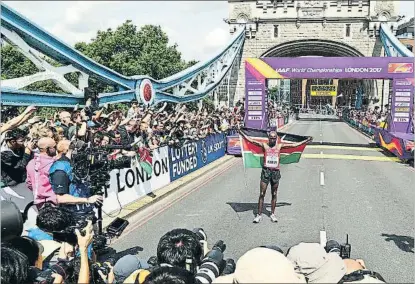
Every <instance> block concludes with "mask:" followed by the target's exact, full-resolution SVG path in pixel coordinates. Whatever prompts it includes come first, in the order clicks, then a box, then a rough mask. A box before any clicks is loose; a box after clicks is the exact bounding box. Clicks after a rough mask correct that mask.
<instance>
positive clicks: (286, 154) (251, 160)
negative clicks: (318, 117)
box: [239, 128, 308, 168]
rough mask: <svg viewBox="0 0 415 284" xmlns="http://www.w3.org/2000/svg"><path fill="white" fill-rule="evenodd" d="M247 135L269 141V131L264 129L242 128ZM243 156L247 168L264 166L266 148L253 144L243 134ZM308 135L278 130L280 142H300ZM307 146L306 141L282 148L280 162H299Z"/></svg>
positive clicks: (258, 140) (259, 140) (254, 138)
mask: <svg viewBox="0 0 415 284" xmlns="http://www.w3.org/2000/svg"><path fill="white" fill-rule="evenodd" d="M241 132H243V133H244V134H245V135H246V136H248V137H250V138H252V139H253V140H255V141H257V142H262V143H267V142H268V133H267V132H266V131H264V130H257V129H247V128H246V129H243V130H241ZM239 137H240V139H241V146H242V156H243V160H244V165H245V168H262V167H263V165H264V150H263V149H262V147H259V146H257V145H255V144H252V143H251V142H249V141H248V140H246V139H245V138H243V137H242V136H241V135H240V136H239ZM307 138H308V137H306V136H300V135H294V134H289V133H282V132H278V143H284V144H289V143H298V142H301V141H305V140H306V139H307ZM305 147H306V143H303V144H301V145H299V146H297V147H293V148H282V149H281V157H280V164H292V163H298V162H299V161H300V158H301V154H302V153H303V151H304V149H305Z"/></svg>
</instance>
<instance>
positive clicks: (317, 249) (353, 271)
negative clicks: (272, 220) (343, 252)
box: [287, 243, 386, 283]
mask: <svg viewBox="0 0 415 284" xmlns="http://www.w3.org/2000/svg"><path fill="white" fill-rule="evenodd" d="M287 258H288V259H289V260H290V261H291V262H292V263H293V265H294V268H295V271H296V272H297V273H299V274H302V275H304V276H305V278H306V280H307V283H356V282H362V283H386V282H385V281H384V279H383V278H382V276H380V275H379V274H378V273H376V272H373V271H370V270H367V269H366V267H365V264H364V262H363V261H362V260H355V259H342V258H341V257H340V255H339V253H337V252H330V251H329V252H326V251H325V250H324V248H323V247H322V246H321V245H320V244H318V243H300V244H298V245H295V246H293V247H291V248H290V249H289V250H288V252H287Z"/></svg>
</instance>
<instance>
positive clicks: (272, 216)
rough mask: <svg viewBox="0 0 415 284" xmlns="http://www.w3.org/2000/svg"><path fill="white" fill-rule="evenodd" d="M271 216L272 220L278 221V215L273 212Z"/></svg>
mask: <svg viewBox="0 0 415 284" xmlns="http://www.w3.org/2000/svg"><path fill="white" fill-rule="evenodd" d="M270 218H271V222H274V223H277V222H278V220H277V216H275V214H271V216H270Z"/></svg>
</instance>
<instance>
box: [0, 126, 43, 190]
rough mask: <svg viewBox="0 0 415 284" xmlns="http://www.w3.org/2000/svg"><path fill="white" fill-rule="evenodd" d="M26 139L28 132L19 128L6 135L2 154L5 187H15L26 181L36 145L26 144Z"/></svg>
mask: <svg viewBox="0 0 415 284" xmlns="http://www.w3.org/2000/svg"><path fill="white" fill-rule="evenodd" d="M25 138H26V132H25V131H23V130H20V129H18V128H16V129H13V130H11V131H10V132H8V133H6V136H5V139H4V143H3V144H2V145H1V154H0V158H1V183H2V185H3V186H14V185H17V184H19V183H22V182H24V181H25V180H26V166H27V164H28V163H29V161H30V158H31V154H32V151H33V149H34V147H35V143H33V142H32V141H30V142H26V143H25Z"/></svg>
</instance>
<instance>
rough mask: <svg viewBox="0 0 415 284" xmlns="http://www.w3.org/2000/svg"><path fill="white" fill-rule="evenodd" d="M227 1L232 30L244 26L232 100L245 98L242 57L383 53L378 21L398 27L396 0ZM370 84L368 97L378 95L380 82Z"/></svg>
mask: <svg viewBox="0 0 415 284" xmlns="http://www.w3.org/2000/svg"><path fill="white" fill-rule="evenodd" d="M228 3H229V19H228V23H229V28H230V33H233V32H235V31H236V30H237V28H238V26H239V25H245V26H246V41H245V45H244V49H243V53H242V61H241V62H242V64H241V68H240V70H239V73H238V82H237V86H236V93H235V100H238V99H240V98H242V97H244V86H245V70H244V64H243V63H244V62H245V58H249V57H298V56H330V57H333V56H366V57H369V56H383V50H382V44H381V42H380V39H379V37H378V34H379V28H380V23H385V22H386V23H388V25H389V26H390V27H391V29H392V31H396V28H397V25H398V24H397V19H398V11H399V1H393V0H390V1H388V0H381V1H371V0H331V1H318V0H309V1H307V0H300V1H297V0H258V1H256V0H252V1H251V0H247V1H241V0H228ZM371 85H372V88H371V89H372V94H371V96H372V97H379V96H381V91H380V89H379V88H377V87H376V86H377V85H378V84H376V83H375V82H372V83H371ZM385 89H388V90H389V88H388V87H387V88H385ZM378 101H379V100H378ZM386 101H387V100H386Z"/></svg>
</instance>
